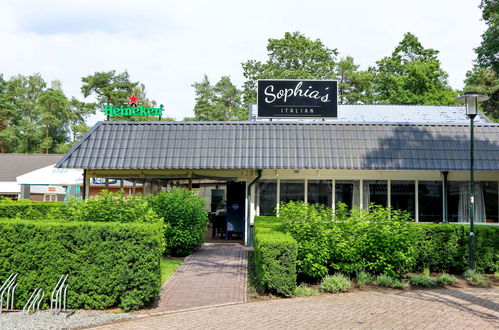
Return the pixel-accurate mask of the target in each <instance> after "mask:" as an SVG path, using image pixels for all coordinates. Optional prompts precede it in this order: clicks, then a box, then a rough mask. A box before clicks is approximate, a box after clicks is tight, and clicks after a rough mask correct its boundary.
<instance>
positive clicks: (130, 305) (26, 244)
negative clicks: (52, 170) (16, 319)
mask: <svg viewBox="0 0 499 330" xmlns="http://www.w3.org/2000/svg"><path fill="white" fill-rule="evenodd" d="M162 250H163V240H162V234H161V226H160V225H159V224H141V223H128V224H122V223H111V222H68V221H65V222H63V221H34V220H16V219H14V220H0V280H1V281H4V280H5V279H6V278H7V276H8V275H9V274H10V273H19V276H18V283H19V286H18V287H17V289H16V307H17V308H22V307H23V306H24V304H25V303H26V301H27V299H28V298H29V295H30V294H31V293H32V291H33V290H34V289H35V288H39V287H42V288H43V289H44V290H45V300H44V301H45V306H47V305H46V302H47V301H48V299H49V296H50V292H51V290H52V289H53V288H54V286H55V284H56V282H57V281H58V279H59V277H60V276H61V275H63V274H69V277H68V281H69V288H68V296H67V299H68V300H67V305H68V307H70V308H93V309H103V308H109V307H113V306H120V307H121V308H123V309H124V310H125V311H128V310H133V309H138V308H140V307H142V306H145V305H147V304H149V303H151V302H152V301H153V300H154V299H155V298H156V297H158V295H159V290H160V284H161V274H160V258H161V252H162Z"/></svg>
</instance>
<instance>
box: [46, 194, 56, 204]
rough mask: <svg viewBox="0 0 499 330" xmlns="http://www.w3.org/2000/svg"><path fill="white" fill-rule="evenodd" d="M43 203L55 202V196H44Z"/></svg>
mask: <svg viewBox="0 0 499 330" xmlns="http://www.w3.org/2000/svg"><path fill="white" fill-rule="evenodd" d="M43 201H44V202H57V195H56V194H44V195H43Z"/></svg>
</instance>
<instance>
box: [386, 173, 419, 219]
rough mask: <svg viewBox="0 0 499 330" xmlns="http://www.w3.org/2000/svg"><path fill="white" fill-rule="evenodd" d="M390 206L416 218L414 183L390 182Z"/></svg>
mask: <svg viewBox="0 0 499 330" xmlns="http://www.w3.org/2000/svg"><path fill="white" fill-rule="evenodd" d="M390 190H391V206H392V208H393V209H395V210H406V211H408V212H409V213H411V214H412V217H413V218H414V217H415V216H416V185H415V183H414V181H391V187H390Z"/></svg>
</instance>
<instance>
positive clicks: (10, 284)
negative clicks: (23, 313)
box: [0, 273, 19, 314]
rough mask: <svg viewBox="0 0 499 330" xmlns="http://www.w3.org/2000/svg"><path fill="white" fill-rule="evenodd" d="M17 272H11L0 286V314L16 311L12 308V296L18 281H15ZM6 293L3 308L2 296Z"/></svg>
mask: <svg viewBox="0 0 499 330" xmlns="http://www.w3.org/2000/svg"><path fill="white" fill-rule="evenodd" d="M17 275H18V274H17V273H12V274H10V276H9V277H8V278H7V279H6V280H5V282H3V284H2V286H1V287H0V314H1V313H3V312H17V311H16V310H14V296H15V293H16V288H17V285H18V284H19V283H16V278H17ZM5 293H7V295H6V304H5V309H3V307H4V306H3V301H4V300H3V297H4V294H5Z"/></svg>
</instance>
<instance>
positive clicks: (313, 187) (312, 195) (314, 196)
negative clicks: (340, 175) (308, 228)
mask: <svg viewBox="0 0 499 330" xmlns="http://www.w3.org/2000/svg"><path fill="white" fill-rule="evenodd" d="M307 190H308V191H307V195H308V196H307V202H308V203H309V204H323V205H326V206H328V207H331V203H332V197H333V196H332V195H333V194H332V192H333V183H332V181H331V180H308V187H307Z"/></svg>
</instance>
